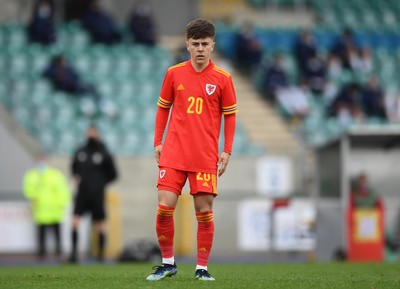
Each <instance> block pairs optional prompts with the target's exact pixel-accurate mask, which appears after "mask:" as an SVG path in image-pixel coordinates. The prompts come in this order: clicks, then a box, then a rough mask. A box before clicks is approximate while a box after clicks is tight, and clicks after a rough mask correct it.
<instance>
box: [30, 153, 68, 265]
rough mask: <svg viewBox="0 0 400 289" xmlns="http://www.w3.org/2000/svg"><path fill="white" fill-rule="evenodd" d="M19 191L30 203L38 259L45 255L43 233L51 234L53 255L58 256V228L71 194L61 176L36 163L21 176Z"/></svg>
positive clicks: (59, 245)
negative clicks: (35, 227)
mask: <svg viewBox="0 0 400 289" xmlns="http://www.w3.org/2000/svg"><path fill="white" fill-rule="evenodd" d="M23 191H24V195H25V197H26V198H27V199H29V200H30V201H31V206H32V213H33V219H34V222H35V224H37V226H38V241H39V248H38V255H39V257H44V256H45V254H46V248H45V247H46V246H45V231H46V230H47V229H52V230H54V233H55V236H56V254H57V255H61V241H60V224H61V223H62V222H63V220H64V219H65V209H66V208H67V206H68V204H69V203H70V201H71V193H70V190H69V188H68V185H67V181H66V179H65V177H64V175H63V174H62V173H61V172H60V171H59V170H57V169H55V168H52V167H50V166H48V165H47V164H45V163H44V161H43V160H40V161H39V162H38V164H37V165H36V166H35V167H34V168H32V169H30V170H28V171H27V172H26V173H25V176H24V180H23Z"/></svg>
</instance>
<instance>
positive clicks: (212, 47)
mask: <svg viewBox="0 0 400 289" xmlns="http://www.w3.org/2000/svg"><path fill="white" fill-rule="evenodd" d="M214 47H215V41H214V42H213V44H212V46H211V51H213V50H214Z"/></svg>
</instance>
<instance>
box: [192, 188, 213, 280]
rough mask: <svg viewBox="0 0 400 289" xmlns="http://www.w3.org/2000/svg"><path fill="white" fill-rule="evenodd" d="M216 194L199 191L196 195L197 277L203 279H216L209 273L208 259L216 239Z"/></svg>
mask: <svg viewBox="0 0 400 289" xmlns="http://www.w3.org/2000/svg"><path fill="white" fill-rule="evenodd" d="M214 198H215V195H213V194H208V193H198V194H196V195H194V206H195V211H196V219H197V265H196V273H195V277H196V279H198V280H202V281H214V280H215V279H214V278H213V277H212V276H211V275H210V274H209V273H208V259H209V257H210V253H211V248H212V245H213V239H214V218H213V209H212V207H213V202H214Z"/></svg>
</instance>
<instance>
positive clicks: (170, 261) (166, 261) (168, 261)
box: [162, 257, 175, 265]
mask: <svg viewBox="0 0 400 289" xmlns="http://www.w3.org/2000/svg"><path fill="white" fill-rule="evenodd" d="M162 263H163V264H169V265H174V264H175V257H171V258H162Z"/></svg>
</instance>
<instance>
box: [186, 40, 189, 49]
mask: <svg viewBox="0 0 400 289" xmlns="http://www.w3.org/2000/svg"><path fill="white" fill-rule="evenodd" d="M186 50H187V51H189V41H187V40H186Z"/></svg>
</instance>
